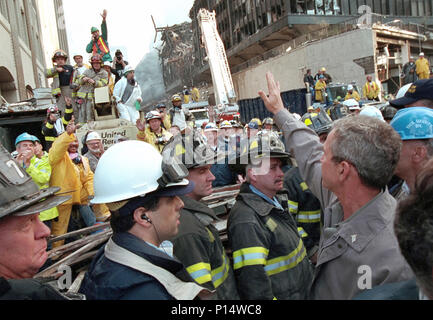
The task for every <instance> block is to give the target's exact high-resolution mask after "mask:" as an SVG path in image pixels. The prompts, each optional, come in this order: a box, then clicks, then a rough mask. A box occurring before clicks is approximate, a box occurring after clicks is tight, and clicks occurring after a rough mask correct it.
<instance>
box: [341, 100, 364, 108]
mask: <svg viewBox="0 0 433 320" xmlns="http://www.w3.org/2000/svg"><path fill="white" fill-rule="evenodd" d="M343 105H345V106H346V107H348V108H349V110H361V108H360V107H359V102H358V101H356V100H355V99H349V100H346V101H344V102H343Z"/></svg>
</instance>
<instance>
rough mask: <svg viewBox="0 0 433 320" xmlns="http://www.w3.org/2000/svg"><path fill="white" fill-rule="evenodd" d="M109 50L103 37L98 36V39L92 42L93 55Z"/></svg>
mask: <svg viewBox="0 0 433 320" xmlns="http://www.w3.org/2000/svg"><path fill="white" fill-rule="evenodd" d="M109 52H110V48H109V47H108V44H107V42H105V40H104V38H103V37H102V36H101V37H99V39H98V41H96V42H94V43H93V55H96V54H100V53H102V54H104V55H105V54H107V53H109Z"/></svg>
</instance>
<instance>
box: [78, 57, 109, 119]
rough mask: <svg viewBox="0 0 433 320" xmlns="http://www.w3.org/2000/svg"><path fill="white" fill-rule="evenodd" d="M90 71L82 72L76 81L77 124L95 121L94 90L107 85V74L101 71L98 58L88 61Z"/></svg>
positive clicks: (100, 63)
mask: <svg viewBox="0 0 433 320" xmlns="http://www.w3.org/2000/svg"><path fill="white" fill-rule="evenodd" d="M90 64H91V65H92V68H91V69H88V70H86V71H84V73H83V74H82V75H81V76H80V78H79V79H78V83H79V85H80V89H79V90H78V93H77V98H78V103H77V105H78V110H79V117H78V119H77V121H78V123H87V122H89V121H93V120H94V119H95V115H94V113H93V111H94V99H95V88H101V87H105V86H106V85H107V84H108V74H107V72H105V70H104V69H102V61H101V58H100V57H99V56H93V57H92V58H91V59H90Z"/></svg>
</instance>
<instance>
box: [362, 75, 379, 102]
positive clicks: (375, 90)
mask: <svg viewBox="0 0 433 320" xmlns="http://www.w3.org/2000/svg"><path fill="white" fill-rule="evenodd" d="M379 93H380V88H379V86H378V84H377V83H376V81H373V77H372V76H367V82H366V83H365V85H364V87H363V88H362V96H363V97H364V99H367V100H375V101H380V99H379Z"/></svg>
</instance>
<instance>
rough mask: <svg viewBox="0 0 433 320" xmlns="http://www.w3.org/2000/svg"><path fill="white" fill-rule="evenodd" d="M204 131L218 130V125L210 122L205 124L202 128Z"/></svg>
mask: <svg viewBox="0 0 433 320" xmlns="http://www.w3.org/2000/svg"><path fill="white" fill-rule="evenodd" d="M204 131H205V132H209V131H218V127H217V125H216V124H215V123H213V122H210V123H208V124H207V125H206V127H205V128H204Z"/></svg>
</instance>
